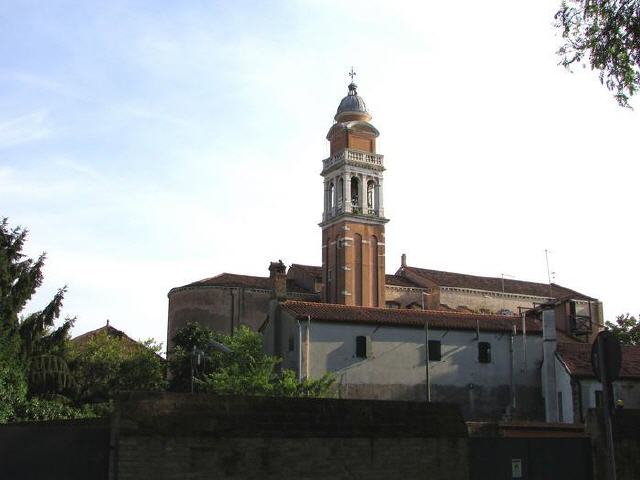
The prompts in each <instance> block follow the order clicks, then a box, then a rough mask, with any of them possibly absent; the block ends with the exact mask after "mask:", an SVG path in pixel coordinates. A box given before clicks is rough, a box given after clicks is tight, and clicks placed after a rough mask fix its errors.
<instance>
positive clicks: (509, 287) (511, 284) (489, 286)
mask: <svg viewBox="0 0 640 480" xmlns="http://www.w3.org/2000/svg"><path fill="white" fill-rule="evenodd" d="M403 272H410V273H413V274H415V275H418V276H420V277H422V278H424V279H426V280H427V281H430V282H432V283H435V284H436V285H439V286H441V287H457V288H469V289H472V290H485V291H489V292H502V286H503V281H504V292H505V293H512V294H516V295H531V296H535V297H547V298H548V297H549V284H547V283H536V282H527V281H524V280H514V279H511V278H505V279H502V277H482V276H479V275H468V274H465V273H454V272H443V271H439V270H429V269H426V268H417V267H409V266H406V267H400V269H399V270H398V271H397V272H396V275H402V274H403ZM551 292H552V293H553V297H554V298H560V297H569V298H572V299H575V300H595V299H593V298H591V297H588V296H586V295H584V294H582V293H579V292H576V291H575V290H571V289H570V288H566V287H562V286H560V285H557V284H555V283H552V284H551Z"/></svg>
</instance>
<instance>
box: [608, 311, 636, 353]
mask: <svg viewBox="0 0 640 480" xmlns="http://www.w3.org/2000/svg"><path fill="white" fill-rule="evenodd" d="M605 327H606V328H607V329H608V330H610V331H611V332H612V333H613V334H614V335H615V336H616V337H617V338H618V340H619V341H620V343H621V344H622V345H640V323H638V320H637V319H636V317H634V316H631V315H629V314H628V313H627V314H625V315H618V316H617V317H616V321H615V323H614V322H605Z"/></svg>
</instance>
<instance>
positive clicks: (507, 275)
mask: <svg viewBox="0 0 640 480" xmlns="http://www.w3.org/2000/svg"><path fill="white" fill-rule="evenodd" d="M500 276H501V277H502V293H504V277H508V278H516V277H514V276H513V275H509V274H508V273H501V274H500Z"/></svg>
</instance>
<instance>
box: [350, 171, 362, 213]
mask: <svg viewBox="0 0 640 480" xmlns="http://www.w3.org/2000/svg"><path fill="white" fill-rule="evenodd" d="M359 188H360V182H359V181H358V177H351V207H352V208H353V211H354V212H355V213H358V207H359V206H360V204H359V203H358V200H359V199H360V195H359V194H360V192H359Z"/></svg>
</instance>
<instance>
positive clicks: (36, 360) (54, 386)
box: [0, 219, 164, 423]
mask: <svg viewBox="0 0 640 480" xmlns="http://www.w3.org/2000/svg"><path fill="white" fill-rule="evenodd" d="M26 238H27V231H26V230H25V229H23V228H20V227H17V228H14V229H10V228H9V225H8V222H7V219H1V220H0V423H6V422H14V421H31V420H55V419H68V418H82V417H94V416H101V415H105V414H108V413H109V410H110V408H111V403H112V400H113V398H114V396H115V395H116V394H117V393H118V392H120V391H122V390H154V389H158V388H164V362H163V361H162V359H160V357H158V356H157V355H156V351H157V349H158V346H156V345H155V344H154V343H153V342H147V343H146V344H145V345H139V346H138V345H137V344H136V345H135V347H132V344H131V343H130V342H129V343H126V344H125V342H123V341H121V339H120V338H110V337H107V336H106V334H105V336H104V337H101V336H100V335H98V336H96V337H95V338H93V339H90V340H89V341H88V342H87V343H86V344H85V345H84V346H85V347H86V348H81V347H78V346H74V345H73V344H72V343H71V342H69V331H70V328H71V326H72V325H73V321H74V319H72V318H67V319H64V320H62V321H60V319H59V317H60V313H61V310H62V302H63V300H64V294H65V292H66V287H63V288H61V289H59V290H58V292H57V293H56V294H55V295H54V297H53V299H52V300H51V301H50V302H49V303H48V304H47V305H46V306H45V308H44V309H42V310H41V311H39V312H35V313H30V314H27V315H26V316H25V315H23V313H22V312H23V310H24V308H25V305H26V304H27V302H28V301H29V300H30V299H31V297H32V296H33V295H34V293H35V292H36V290H37V289H38V287H40V285H41V284H42V279H43V273H42V269H43V267H44V260H45V256H44V254H42V255H40V257H38V258H37V259H36V260H33V259H31V258H28V257H26V256H25V255H24V254H23V253H22V249H23V247H24V243H25V241H26ZM56 323H58V324H59V325H56ZM154 349H155V350H154Z"/></svg>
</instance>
